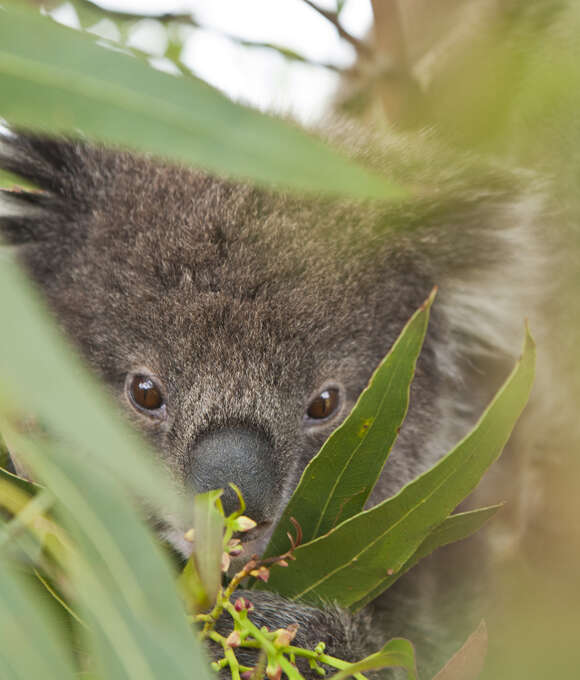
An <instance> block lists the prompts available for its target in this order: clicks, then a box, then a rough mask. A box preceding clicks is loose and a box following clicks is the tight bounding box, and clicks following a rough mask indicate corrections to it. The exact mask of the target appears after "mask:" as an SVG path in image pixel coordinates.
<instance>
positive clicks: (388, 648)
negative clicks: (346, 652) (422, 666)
mask: <svg viewBox="0 0 580 680" xmlns="http://www.w3.org/2000/svg"><path fill="white" fill-rule="evenodd" d="M382 668H402V669H404V670H405V671H407V673H406V676H407V680H416V678H417V668H416V664H415V650H414V649H413V645H412V644H411V643H410V642H409V640H405V639H404V638H393V639H392V640H389V641H388V642H387V644H386V645H385V646H384V647H383V648H382V649H381V650H379V651H378V652H376V653H375V654H371V655H370V656H367V657H366V658H365V659H361V660H360V661H357V662H356V663H353V664H351V665H350V666H348V668H345V669H343V670H341V671H339V672H338V673H335V674H334V675H332V676H331V677H330V678H329V680H345V678H349V677H350V676H351V675H354V674H355V673H363V672H366V671H375V670H380V669H382Z"/></svg>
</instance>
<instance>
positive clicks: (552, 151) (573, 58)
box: [0, 0, 580, 680]
mask: <svg viewBox="0 0 580 680" xmlns="http://www.w3.org/2000/svg"><path fill="white" fill-rule="evenodd" d="M22 4H35V5H38V7H39V9H40V10H41V11H42V12H44V13H48V14H50V15H51V16H52V17H53V18H54V19H55V20H56V21H59V22H61V23H65V24H67V25H69V26H72V27H74V28H78V29H81V30H84V31H88V32H90V33H92V34H95V35H96V36H97V38H98V41H99V43H100V44H103V45H107V46H109V47H111V48H113V49H117V50H118V49H122V50H126V51H130V52H131V53H133V54H135V55H137V56H138V58H139V59H141V60H143V61H146V62H148V63H149V64H151V65H152V66H153V67H155V68H157V69H160V70H164V71H167V72H170V73H173V74H175V75H176V76H178V77H182V78H189V77H190V76H196V77H199V78H202V79H204V80H206V81H207V82H209V83H210V84H211V85H213V86H215V87H217V88H219V89H221V90H222V91H224V92H225V93H226V94H227V96H228V97H230V98H232V99H234V100H236V101H239V102H242V103H244V104H249V105H252V106H254V107H256V108H258V109H261V110H266V111H269V112H275V113H278V114H282V115H289V116H291V117H293V118H296V119H298V120H299V121H301V122H303V123H307V124H313V125H317V124H320V123H321V124H322V125H323V124H324V118H325V116H326V115H328V114H334V113H336V112H337V111H338V112H340V113H342V114H345V115H347V116H352V117H355V118H357V119H359V120H360V121H362V122H363V124H364V125H368V126H372V127H376V128H378V129H381V128H387V127H395V128H398V129H402V130H413V129H421V128H425V127H427V128H434V129H435V130H436V132H437V134H438V135H439V136H441V137H443V138H444V139H445V140H446V141H447V143H448V144H450V145H452V146H458V147H460V148H462V149H469V150H472V151H473V152H474V153H479V154H486V155H492V156H494V157H496V158H499V159H500V160H502V161H505V162H507V163H510V164H515V165H518V166H521V167H524V168H528V169H531V170H532V171H535V172H537V173H538V176H539V177H540V178H543V179H545V180H546V182H547V187H548V191H549V192H550V195H551V197H552V201H551V205H550V211H549V212H550V215H549V216H550V219H549V221H547V223H546V225H545V231H544V236H545V242H544V243H543V247H544V248H545V252H546V254H547V255H548V256H549V257H551V258H553V259H554V261H555V262H556V265H555V266H554V267H553V269H552V270H551V271H552V272H553V276H552V280H551V281H549V282H547V285H550V286H551V288H550V292H549V295H548V299H549V301H548V303H547V304H546V306H545V309H543V310H542V312H543V314H542V315H541V316H540V318H539V319H538V320H533V323H535V324H540V325H541V328H540V329H539V331H540V332H539V335H541V336H543V337H544V338H545V340H544V342H543V344H542V343H540V346H539V361H540V364H541V362H542V352H544V353H545V355H546V356H548V355H549V361H546V362H545V365H546V366H549V368H546V369H545V371H544V376H543V378H542V377H541V379H540V380H539V381H538V386H537V388H536V390H537V391H538V392H541V395H540V396H541V399H540V400H539V401H541V402H542V403H543V404H545V405H546V408H545V410H544V411H540V412H539V413H540V415H539V416H538V412H535V415H534V418H533V419H532V418H529V419H528V421H527V422H525V421H524V423H523V425H522V426H521V428H520V429H525V431H524V434H523V436H522V437H521V440H522V441H523V442H525V448H526V451H525V454H526V455H527V456H528V457H529V460H530V464H529V466H528V474H527V477H528V478H527V479H526V480H525V483H526V493H527V494H528V496H529V503H528V504H527V505H528V507H529V513H528V514H527V516H526V518H525V527H524V530H523V531H521V532H519V533H518V540H517V541H515V540H514V541H510V542H509V544H508V545H507V547H505V546H504V549H503V550H502V551H499V552H501V560H499V558H498V567H497V575H498V578H497V581H498V583H497V588H496V589H495V596H494V602H493V607H492V612H493V614H492V616H491V619H490V621H489V622H488V623H489V631H490V655H489V658H488V665H487V670H486V673H485V677H489V678H490V679H491V678H493V679H494V680H495V679H497V678H510V679H512V678H514V679H516V680H517V678H522V679H523V678H526V680H529V679H530V678H545V677H547V676H548V675H549V674H551V673H553V674H557V673H560V674H561V675H562V676H565V677H575V675H576V674H577V673H578V669H579V668H580V651H579V650H578V645H577V643H576V638H577V635H578V632H579V631H578V623H577V618H578V616H577V612H578V611H579V610H580V587H578V575H577V573H578V562H579V557H580V549H579V546H580V536H579V530H578V523H577V522H576V521H575V518H576V517H577V515H578V512H579V510H580V503H579V501H578V499H577V486H578V482H579V481H580V474H579V472H580V470H579V469H578V468H579V465H580V463H579V461H578V453H579V441H580V437H579V435H578V428H579V425H578V418H577V417H576V416H575V410H576V404H578V403H579V401H580V358H579V353H578V351H577V345H578V340H579V336H580V316H579V304H578V293H579V292H580V267H579V266H578V261H579V255H580V225H579V220H578V216H579V215H580V197H579V192H578V190H577V186H578V184H579V182H580V151H579V150H580V119H579V118H578V111H579V110H580V45H579V41H578V37H577V36H578V35H580V3H577V2H574V0H568V1H563V0H439V1H438V2H437V3H434V2H432V0H373V1H372V2H369V1H368V0H346V1H343V2H341V1H340V0H336V1H334V0H326V1H323V0H319V2H310V0H286V1H284V2H283V1H282V0H277V1H276V2H275V3H272V2H271V0H263V1H261V2H260V1H258V0H245V1H244V2H239V0H198V1H195V0H189V1H186V0H183V1H181V2H169V1H167V0H165V1H163V0H159V1H158V2H156V1H155V0H150V1H149V2H144V1H142V2H139V0H108V1H107V2H99V3H97V2H92V1H90V0H69V1H68V2H64V3H63V2H61V1H60V0H45V1H37V0H23V2H22ZM30 39H31V40H34V36H30ZM0 114H1V111H0ZM533 267H534V263H530V278H532V276H533V271H532V269H533ZM506 295H509V291H506ZM532 330H536V329H535V328H534V327H533V328H532ZM532 420H534V422H531V421H532ZM518 483H519V480H514V486H515V485H516V484H518Z"/></svg>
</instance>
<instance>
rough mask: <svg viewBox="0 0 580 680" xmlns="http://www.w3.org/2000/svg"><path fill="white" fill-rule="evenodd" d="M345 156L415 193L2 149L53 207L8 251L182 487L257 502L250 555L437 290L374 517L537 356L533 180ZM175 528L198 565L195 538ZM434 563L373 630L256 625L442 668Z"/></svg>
mask: <svg viewBox="0 0 580 680" xmlns="http://www.w3.org/2000/svg"><path fill="white" fill-rule="evenodd" d="M335 140H337V142H338V143H339V144H340V145H342V146H343V147H345V148H347V149H348V152H349V153H350V154H351V155H352V156H353V157H355V158H356V159H357V160H359V161H360V162H362V163H365V164H367V165H369V166H371V167H373V168H374V169H375V170H378V171H381V172H383V173H385V174H386V175H387V176H388V177H390V178H392V179H393V180H395V181H397V182H400V183H401V184H403V185H404V186H406V187H409V188H410V195H409V197H408V198H405V199H401V200H397V201H395V202H385V203H381V202H374V203H372V202H367V203H361V204H357V203H354V202H350V201H346V200H332V199H322V198H315V197H306V198H304V197H301V198H299V197H296V196H293V195H288V194H280V193H274V192H271V191H268V190H265V189H260V188H256V187H252V186H250V185H247V184H244V183H238V182H234V181H230V180H225V179H218V178H216V177H213V176H210V175H208V174H206V173H204V172H201V171H193V170H190V169H186V168H183V167H178V166H173V165H170V164H166V163H162V162H159V161H155V160H152V159H148V158H145V157H141V156H138V155H134V154H131V153H127V152H124V151H117V150H109V149H105V148H101V147H96V146H91V145H88V144H85V143H82V142H79V141H66V140H62V139H50V138H44V137H36V136H33V135H16V136H13V135H10V134H7V135H6V136H5V137H4V138H3V141H2V154H1V157H0V165H1V166H2V167H4V168H5V169H7V170H10V171H12V172H15V173H17V174H18V175H20V176H21V177H23V178H25V179H27V180H30V181H31V182H33V183H34V184H35V185H36V186H38V187H39V189H41V192H38V193H34V192H31V193H27V192H24V193H9V194H6V200H5V201H4V204H3V212H2V214H1V215H0V234H1V237H2V238H3V240H4V241H5V242H6V243H7V244H9V245H12V246H16V252H17V253H18V256H19V258H20V259H21V261H22V262H23V263H24V265H25V267H26V268H27V270H28V271H29V273H30V274H31V276H32V278H33V279H34V280H35V282H36V283H37V284H38V285H39V286H40V288H41V289H42V291H43V293H44V295H45V297H46V299H47V300H48V303H49V305H50V308H51V309H52V311H53V312H54V315H55V317H56V319H57V321H58V323H59V324H60V325H61V327H62V328H63V329H64V330H65V331H66V333H67V334H68V335H69V336H70V337H71V338H72V340H73V341H74V342H75V343H76V345H77V346H78V348H79V349H80V350H81V352H82V353H83V355H84V356H85V357H86V359H87V360H88V361H89V363H90V364H91V366H92V367H93V369H94V370H95V371H96V372H97V373H98V374H99V375H100V376H101V377H102V379H103V380H104V382H105V383H106V385H107V386H108V388H109V389H110V391H111V393H112V394H113V396H114V397H115V398H117V399H118V401H119V404H120V408H121V409H123V410H124V411H125V412H126V413H127V417H128V418H129V419H130V421H131V422H132V423H133V424H134V425H135V426H136V427H137V428H138V429H140V430H142V431H143V432H144V433H145V434H146V435H147V436H148V437H149V439H150V440H151V442H152V443H153V446H154V447H155V449H156V450H157V451H158V453H159V457H160V458H161V460H162V461H163V463H164V464H165V466H166V467H167V468H168V470H169V471H170V473H171V475H172V476H173V478H174V479H175V481H176V485H177V487H178V488H179V489H181V492H182V493H184V494H185V493H189V492H191V490H192V489H194V490H196V491H203V490H207V489H210V488H216V487H224V486H225V485H227V483H228V482H230V481H231V482H235V483H236V484H238V485H239V486H240V488H241V489H242V492H243V494H244V496H245V498H246V501H247V504H248V511H247V512H248V514H249V515H251V516H252V517H253V518H254V519H255V520H256V521H257V522H258V527H257V529H256V530H254V531H253V532H252V533H251V535H250V536H249V539H248V543H247V545H246V550H247V552H248V553H252V552H260V550H262V549H263V548H264V547H265V545H266V542H267V540H268V538H269V535H270V533H271V530H272V528H273V526H274V524H275V523H276V520H277V519H278V518H279V516H280V514H281V512H282V510H283V508H284V505H285V503H286V502H287V500H288V498H289V497H290V495H291V493H292V491H293V490H294V488H295V487H296V484H297V482H298V480H299V478H300V475H301V473H302V471H303V469H304V467H305V466H306V464H307V463H308V461H309V460H310V459H311V458H312V457H313V456H314V455H315V454H316V452H317V451H318V449H319V448H320V446H321V444H322V443H323V441H324V440H325V439H326V437H327V436H328V435H329V434H330V432H331V431H332V430H333V429H334V428H336V427H337V425H339V424H340V422H341V421H342V420H343V419H344V418H345V417H346V415H347V414H348V412H349V410H350V408H351V407H352V405H353V404H354V402H355V401H356V399H357V397H358V395H359V394H360V392H361V391H362V390H363V389H364V387H365V386H366V384H367V381H368V379H369V377H370V375H371V374H372V372H373V370H374V369H375V368H376V366H377V364H378V363H379V361H380V360H381V359H382V357H383V356H384V355H385V354H386V352H387V351H388V350H389V348H390V346H391V344H392V343H393V341H394V340H395V339H396V337H397V335H398V334H399V332H400V331H401V329H402V327H403V326H404V324H405V322H406V321H407V320H408V318H409V317H410V316H411V314H412V313H413V312H414V311H415V310H416V309H417V308H418V307H419V306H420V304H421V303H422V302H423V301H424V299H425V298H426V297H427V295H428V294H429V291H430V290H431V288H432V287H433V286H434V285H435V284H437V285H438V286H439V288H440V294H439V297H438V301H437V302H436V304H435V306H434V308H433V311H432V321H431V324H430V328H429V332H428V336H427V339H426V341H425V347H424V350H423V352H422V355H421V357H420V359H419V362H418V368H417V375H416V378H415V381H414V384H413V387H412V391H411V406H410V409H409V413H408V416H407V419H406V421H405V423H404V426H403V428H402V430H401V433H400V437H399V440H398V442H397V444H396V446H395V448H394V450H393V452H392V454H391V456H390V458H389V460H388V462H387V464H386V466H385V468H384V471H383V474H382V476H381V478H380V480H379V483H378V484H377V487H376V489H375V491H374V493H373V496H372V498H371V501H370V502H371V504H372V503H375V502H377V501H379V500H381V499H383V498H385V497H387V496H389V495H391V494H393V493H394V492H396V491H397V490H398V489H399V488H401V486H403V485H404V484H405V483H407V482H408V481H410V480H411V479H412V478H414V477H416V476H417V475H418V474H419V473H421V472H422V471H424V470H425V469H427V468H428V467H429V466H431V465H432V464H433V463H434V462H435V461H436V460H437V458H438V457H440V456H441V455H442V454H443V453H444V452H445V451H446V450H447V449H448V448H449V447H450V446H451V445H452V444H453V443H455V442H456V441H457V440H458V439H459V438H460V437H461V436H462V435H463V434H465V432H466V431H467V430H468V428H469V427H470V426H471V424H472V423H473V422H474V420H475V418H476V417H477V416H478V415H479V413H480V412H481V409H482V408H483V406H484V405H485V402H486V401H487V399H488V398H489V396H490V395H491V394H492V392H493V390H494V389H495V388H496V387H497V385H498V381H499V380H500V379H501V378H502V377H504V376H505V371H506V370H507V368H508V366H509V365H510V364H511V360H512V357H513V355H514V354H515V353H516V352H517V350H518V349H519V347H520V343H521V337H522V332H521V330H522V328H523V323H522V322H523V316H524V314H525V312H526V310H525V309H523V308H522V307H521V299H520V296H519V293H518V291H520V290H521V288H522V287H521V286H520V283H521V282H520V281H519V271H520V268H519V267H518V264H517V263H518V261H519V260H520V258H521V251H522V248H524V247H525V248H527V249H528V248H529V246H530V244H531V243H532V241H533V239H532V237H531V236H530V233H531V232H532V231H533V229H534V225H535V222H536V221H537V219H538V217H539V216H540V215H541V200H542V199H541V195H540V192H539V191H538V190H537V187H536V186H535V185H534V183H533V182H531V181H530V179H529V178H528V177H525V176H522V175H521V174H518V173H512V172H507V171H503V170H500V169H497V168H494V167H490V166H487V165H483V166H481V165H479V164H478V163H476V162H474V161H472V160H471V159H470V158H466V157H462V156H460V157H457V156H455V155H451V154H448V153H446V152H444V151H443V150H442V149H441V148H440V147H439V146H438V145H437V144H435V143H434V142H433V140H431V139H429V138H427V137H424V136H415V137H405V138H400V137H392V138H387V139H384V140H381V142H380V143H377V142H376V141H369V140H366V141H361V140H360V138H359V136H358V133H357V132H356V131H355V132H353V131H346V132H344V130H339V131H338V132H337V133H336V135H335ZM353 140H355V141H353ZM371 147H372V148H373V151H372V153H370V151H367V149H370V148H371ZM524 232H525V234H524ZM522 234H524V235H522ZM225 502H226V506H228V504H233V503H234V499H233V498H232V497H231V496H227V495H226V497H225ZM156 524H157V526H158V527H159V528H160V533H161V534H162V535H163V536H164V537H165V538H167V539H169V540H170V541H171V542H172V543H173V545H174V546H175V547H176V548H177V549H178V550H180V551H182V552H183V553H184V554H186V553H187V544H186V542H185V541H184V540H183V538H182V537H183V532H184V529H185V528H186V527H183V526H176V525H175V523H174V522H173V521H172V520H171V518H170V517H165V518H164V517H161V518H156ZM428 566H429V565H427V568H423V569H422V570H421V571H422V572H423V576H422V577H419V576H416V575H414V572H411V573H410V574H409V575H408V576H407V577H406V578H404V579H402V580H401V585H400V586H399V587H398V588H395V589H392V590H391V591H388V592H387V594H386V595H385V596H384V597H383V598H380V599H379V600H378V601H377V602H375V603H373V605H371V606H370V607H368V608H367V610H366V611H365V612H364V613H363V614H362V615H360V616H358V617H357V618H356V619H353V618H352V617H350V616H348V615H347V614H345V613H344V612H340V611H338V610H336V609H335V608H333V607H332V606H329V607H328V609H325V610H316V609H312V608H308V607H305V606H302V605H300V604H291V605H290V604H289V603H281V602H280V601H279V598H277V597H276V596H275V595H272V594H268V593H258V594H254V593H253V594H252V599H253V600H256V598H259V601H258V602H256V616H257V617H258V619H259V621H260V623H264V624H266V625H269V626H275V627H276V626H279V625H282V624H288V623H291V622H294V621H296V622H298V623H299V624H300V632H299V641H300V642H302V643H303V644H312V643H313V642H314V643H316V642H318V641H319V640H320V639H323V640H326V642H327V644H328V648H329V649H330V650H331V653H335V654H337V655H339V656H342V657H356V656H357V655H360V654H363V653H365V652H371V651H374V650H375V649H376V648H377V646H378V645H379V644H381V643H382V642H384V640H385V639H386V637H387V635H408V636H409V637H410V638H411V639H412V640H413V641H415V642H417V643H418V646H419V653H420V659H419V661H420V665H422V667H423V668H424V669H429V671H430V670H432V669H433V668H436V666H437V663H438V660H436V657H437V654H434V653H433V654H432V652H433V650H434V649H437V648H439V647H442V646H443V640H444V638H445V632H444V630H445V623H444V615H443V613H442V611H441V610H438V611H435V612H434V607H435V605H434V601H433V600H432V599H431V598H430V597H429V596H428V595H427V594H426V589H427V590H429V587H428V586H426V585H425V574H427V579H430V578H434V577H433V573H431V574H430V570H429V568H428ZM433 570H434V571H436V569H435V567H433ZM431 589H432V588H431ZM433 613H435V620H433V617H432V616H431V615H432V614H433ZM371 630H372V634H371V633H370V631H371ZM426 631H428V632H426ZM466 632H468V631H466ZM417 636H418V637H419V639H418V637H417ZM439 651H440V652H441V654H442V655H444V654H446V653H447V650H445V651H442V650H441V649H439ZM430 664H432V666H430Z"/></svg>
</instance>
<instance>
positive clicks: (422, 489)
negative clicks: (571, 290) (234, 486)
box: [257, 329, 535, 609]
mask: <svg viewBox="0 0 580 680" xmlns="http://www.w3.org/2000/svg"><path fill="white" fill-rule="evenodd" d="M534 366H535V345H534V342H533V340H532V338H531V336H530V335H529V332H528V330H527V329H526V339H525V344H524V351H523V354H522V357H521V359H520V361H519V362H518V363H517V365H516V367H515V368H514V370H513V372H512V374H511V375H510V376H509V378H508V379H507V381H506V382H505V383H504V385H503V386H502V388H501V389H500V390H499V392H498V393H497V395H496V396H495V397H494V399H493V400H492V402H491V404H490V405H489V406H488V408H487V409H486V410H485V412H484V414H483V415H482V417H481V418H480V420H479V422H478V423H477V425H476V426H475V427H474V429H473V430H472V431H471V432H470V433H469V434H468V435H467V436H466V437H465V438H464V439H463V440H462V441H461V442H460V443H459V444H458V445H457V446H456V447H455V448H454V449H453V450H452V451H451V452H449V453H448V454H447V455H446V456H445V457H444V458H442V459H441V460H440V461H439V462H438V463H437V464H436V465H435V466H434V467H433V468H431V469H430V470H428V471H427V472H425V473H424V474H422V475H421V476H420V477H418V478H417V479H415V480H414V481H412V482H410V483H409V484H407V485H406V486H405V487H403V489H401V491H400V492H399V493H397V494H396V495H395V496H393V497H392V498H389V499H387V500H386V501H384V502H382V503H380V504H379V505H377V506H375V507H374V508H371V509H370V510H366V511H364V512H361V513H359V514H358V515H355V516H354V517H352V518H351V519H349V520H347V521H346V522H343V523H342V524H340V525H339V526H338V527H336V528H334V529H332V530H331V531H330V532H329V533H328V534H326V535H324V536H321V537H320V538H317V539H315V540H314V541H311V542H310V543H306V544H304V545H301V546H300V547H298V548H297V549H296V550H295V552H294V557H295V561H293V562H292V564H291V566H290V567H289V568H288V569H284V570H280V569H278V570H276V569H273V570H272V573H271V575H270V580H269V582H268V588H269V589H272V590H275V591H277V592H279V593H280V594H282V595H284V596H286V597H288V598H290V599H292V600H297V599H300V600H305V601H307V602H311V603H315V604H321V603H323V602H328V601H333V600H334V601H337V602H338V603H339V604H341V605H342V606H346V607H351V608H353V609H359V608H361V607H362V606H364V605H365V604H366V603H367V602H369V601H370V600H372V599H373V598H374V597H375V596H376V595H377V594H378V592H380V591H381V590H382V589H384V588H385V587H387V586H388V584H389V582H390V579H391V578H392V576H394V575H396V574H397V573H398V572H400V571H402V569H403V568H404V566H405V564H406V563H407V561H408V560H409V559H411V558H412V556H413V555H414V554H415V552H416V551H417V549H418V548H419V547H420V545H421V543H422V542H423V541H424V540H425V539H426V538H427V536H428V535H429V534H430V533H431V532H432V531H433V530H434V529H435V528H436V527H437V526H438V525H440V524H441V523H442V522H443V521H444V520H445V519H446V517H447V516H448V515H449V513H450V512H451V511H452V510H453V509H454V508H455V507H457V505H458V504H459V503H460V502H461V501H462V500H463V499H464V498H465V497H466V496H467V495H468V494H469V493H470V492H471V491H472V490H473V489H474V488H475V486H476V485H477V483H478V482H479V480H480V479H481V477H482V475H483V473H484V472H485V471H486V470H487V468H488V467H489V466H490V465H491V463H493V461H494V460H495V459H496V458H497V457H498V456H499V454H500V453H501V451H502V449H503V447H504V445H505V443H506V442H507V440H508V438H509V435H510V433H511V431H512V429H513V427H514V425H515V423H516V421H517V419H518V417H519V415H520V413H521V411H522V410H523V408H524V406H525V404H526V402H527V400H528V397H529V394H530V391H531V387H532V384H533V378H534ZM257 587H261V586H260V584H257Z"/></svg>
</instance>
